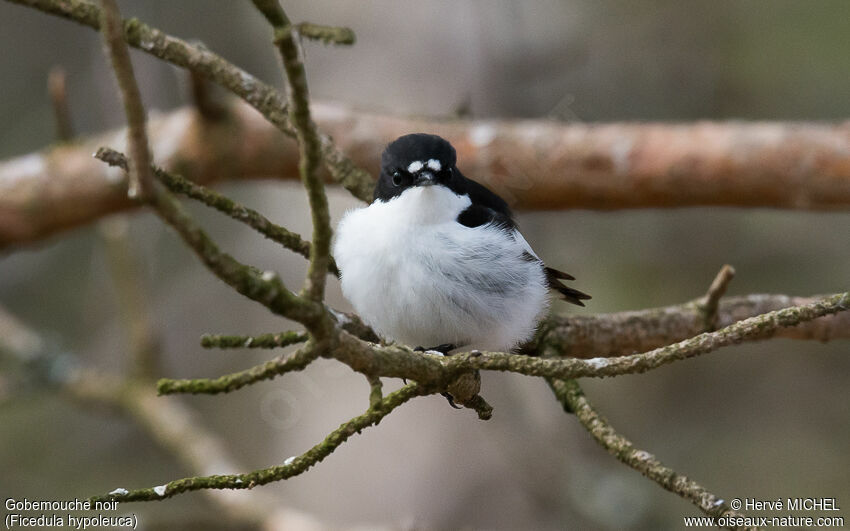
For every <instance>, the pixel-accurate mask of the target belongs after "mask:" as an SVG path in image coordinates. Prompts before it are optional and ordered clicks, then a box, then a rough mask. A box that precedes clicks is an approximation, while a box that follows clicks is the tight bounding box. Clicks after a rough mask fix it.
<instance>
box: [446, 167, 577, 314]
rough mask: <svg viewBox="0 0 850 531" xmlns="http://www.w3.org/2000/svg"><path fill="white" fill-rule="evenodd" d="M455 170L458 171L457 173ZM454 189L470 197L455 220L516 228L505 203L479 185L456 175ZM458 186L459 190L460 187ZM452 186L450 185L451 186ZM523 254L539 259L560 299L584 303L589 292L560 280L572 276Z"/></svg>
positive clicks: (473, 225) (549, 282)
mask: <svg viewBox="0 0 850 531" xmlns="http://www.w3.org/2000/svg"><path fill="white" fill-rule="evenodd" d="M458 173H459V172H458ZM460 177H461V179H460V181H461V182H460V183H458V185H457V188H459V190H455V191H456V192H461V193H462V192H466V193H467V194H469V198H470V199H471V200H472V204H471V205H470V206H469V207H468V208H467V209H466V210H464V211H463V212H461V213H460V215H459V216H458V218H457V221H458V223H460V224H461V225H465V226H467V227H480V226H481V225H486V224H488V223H491V224H493V225H496V226H498V227H499V228H501V229H503V230H508V231H514V230H517V224H516V222H515V221H514V219H513V216H512V215H511V211H510V208H508V204H507V203H505V201H504V199H502V198H501V197H499V196H498V195H496V194H494V193H493V192H491V191H490V190H488V189H487V188H485V187H484V186H482V185H481V184H478V183H477V182H475V181H473V180H471V179H467V178H465V177H463V176H462V175H461V176H460ZM461 187H462V190H460V188H461ZM453 188H454V187H453ZM523 257H524V258H525V259H526V260H528V261H530V262H540V265H542V266H543V270H544V272H545V273H546V284H547V285H548V286H549V289H553V290H555V291H557V292H558V293H560V294H561V298H562V299H563V300H565V301H567V302H570V303H572V304H575V305H578V306H584V303H583V302H582V301H583V300H587V299H590V295H588V294H587V293H583V292H581V291H579V290H577V289H574V288H571V287H568V286H566V285H564V284H563V282H561V281H562V280H575V277H573V276H572V275H570V274H569V273H564V272H563V271H559V270H557V269H553V268H551V267H546V265H544V264H543V262H542V261H541V260H540V259H539V258H537V257H536V256H534V255H532V254H531V253H528V252H525V253H523Z"/></svg>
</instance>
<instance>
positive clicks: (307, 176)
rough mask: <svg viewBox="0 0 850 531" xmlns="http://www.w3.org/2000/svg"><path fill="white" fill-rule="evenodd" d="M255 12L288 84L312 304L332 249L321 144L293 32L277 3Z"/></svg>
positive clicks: (257, 0) (259, 2) (264, 3)
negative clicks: (306, 207)
mask: <svg viewBox="0 0 850 531" xmlns="http://www.w3.org/2000/svg"><path fill="white" fill-rule="evenodd" d="M253 2H254V5H255V6H256V7H257V9H258V10H259V11H260V12H261V13H262V14H263V15H264V16H265V17H266V19H267V20H268V21H269V23H270V24H271V25H272V27H273V28H274V39H275V43H276V44H277V47H278V50H279V51H280V56H281V58H282V59H283V68H284V70H286V79H287V81H288V83H289V120H290V122H291V123H292V125H293V126H294V127H295V136H296V137H297V138H298V148H299V149H298V155H299V158H298V160H299V164H298V170H299V173H300V175H301V182H302V183H304V187H305V188H306V189H307V197H308V199H309V202H310V215H311V217H312V220H313V245H312V247H311V248H310V266H309V268H308V271H307V280H306V282H305V284H304V293H305V294H306V295H307V297H309V298H310V299H312V300H313V301H315V302H320V301H322V300H323V299H324V295H325V271H327V269H328V264H329V260H330V252H331V251H330V249H331V222H330V213H329V212H328V197H327V195H326V194H325V186H324V183H322V180H321V179H320V178H319V174H318V171H319V166H320V165H321V161H322V154H321V149H320V144H321V141H320V140H319V133H318V130H317V129H316V124H315V123H313V118H312V117H311V116H310V93H309V91H308V89H307V72H306V71H305V70H304V62H303V61H302V59H301V51H300V50H299V47H298V43H297V41H296V40H295V34H294V33H293V28H292V26H291V24H290V22H289V18H287V16H286V13H285V12H284V11H283V8H281V7H280V3H279V2H278V0H253Z"/></svg>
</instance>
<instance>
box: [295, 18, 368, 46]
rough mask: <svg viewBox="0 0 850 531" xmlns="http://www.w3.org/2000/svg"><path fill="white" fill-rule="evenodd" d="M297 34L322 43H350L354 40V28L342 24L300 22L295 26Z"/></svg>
mask: <svg viewBox="0 0 850 531" xmlns="http://www.w3.org/2000/svg"><path fill="white" fill-rule="evenodd" d="M296 27H297V29H298V34H299V35H301V36H302V37H306V38H308V39H313V40H316V41H321V42H323V43H324V44H336V45H352V44H354V41H355V40H356V37H355V35H354V30H352V29H351V28H347V27H344V26H324V25H322V24H311V23H310V22H302V23H300V24H298V25H297V26H296Z"/></svg>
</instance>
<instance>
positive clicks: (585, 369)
mask: <svg viewBox="0 0 850 531" xmlns="http://www.w3.org/2000/svg"><path fill="white" fill-rule="evenodd" d="M848 309H850V293H839V294H836V295H831V296H827V297H825V298H823V299H820V300H817V301H815V302H812V303H809V304H805V305H802V306H794V307H791V308H784V309H781V310H776V311H773V312H769V313H766V314H762V315H758V316H755V317H751V318H749V319H744V320H742V321H738V322H736V323H734V324H732V325H729V326H727V327H725V328H722V329H720V330H717V331H715V332H705V333H702V334H699V335H697V336H694V337H691V338H689V339H686V340H684V341H680V342H678V343H675V344H672V345H668V346H665V347H661V348H657V349H654V350H650V351H648V352H644V353H642V354H633V355H630V356H618V357H612V358H602V357H599V358H591V359H577V358H559V357H557V356H558V354H559V351H558V350H557V348H552V347H549V346H545V345H543V346H541V347H540V349H541V350H539V351H538V354H541V355H543V357H538V356H522V355H517V354H509V353H504V352H477V351H475V352H468V353H458V354H453V355H452V356H449V357H443V356H432V355H428V354H419V355H418V356H417V355H415V354H416V353H414V352H413V351H412V350H411V349H410V348H408V347H405V346H401V345H386V346H379V345H374V344H370V343H366V342H363V341H360V340H358V339H356V338H354V337H352V336H349V335H347V334H346V335H345V336H343V337H341V338H340V344H339V345H337V347H336V348H334V349H333V350H332V351H331V352H330V354H331V355H332V356H333V357H334V358H336V359H337V360H339V361H341V362H343V363H345V364H347V365H348V366H350V367H351V368H352V369H354V370H355V371H358V372H362V373H364V374H371V375H376V376H383V377H393V378H408V379H411V380H415V381H417V382H420V383H426V384H428V385H434V386H438V387H443V388H445V386H447V385H449V384H450V383H451V382H452V381H453V380H454V379H456V378H457V377H458V376H459V375H460V374H462V373H464V372H468V371H470V370H490V371H505V372H515V373H518V374H524V375H527V376H543V377H548V378H562V379H571V378H580V377H595V378H601V377H606V376H617V375H621V374H638V373H643V372H646V371H649V370H652V369H656V368H658V367H661V366H663V365H667V364H669V363H673V362H675V361H679V360H684V359H688V358H693V357H695V356H699V355H701V354H707V353H709V352H713V351H715V350H718V349H720V348H721V347H725V346H729V345H733V344H737V343H740V342H742V341H748V340H756V339H762V338H765V337H770V336H772V335H773V334H775V333H776V330H778V329H780V328H783V327H789V326H796V325H798V324H800V323H804V322H807V321H811V320H814V319H817V318H819V317H823V316H826V315H829V314H834V313H838V312H842V311H846V310H848Z"/></svg>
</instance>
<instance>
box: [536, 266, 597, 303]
mask: <svg viewBox="0 0 850 531" xmlns="http://www.w3.org/2000/svg"><path fill="white" fill-rule="evenodd" d="M545 269H546V283H547V284H548V285H549V288H550V289H554V290H555V291H557V292H558V293H560V294H561V298H562V299H563V300H565V301H567V302H570V303H572V304H575V305H577V306H584V303H583V302H581V301H583V300H587V299H589V298H590V295H588V294H587V293H583V292H581V291H579V290H577V289H574V288H571V287H569V286H565V285H564V283H563V282H561V281H562V280H575V277H573V276H572V275H570V274H569V273H564V272H563V271H558V270H557V269H553V268H551V267H546V268H545Z"/></svg>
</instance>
